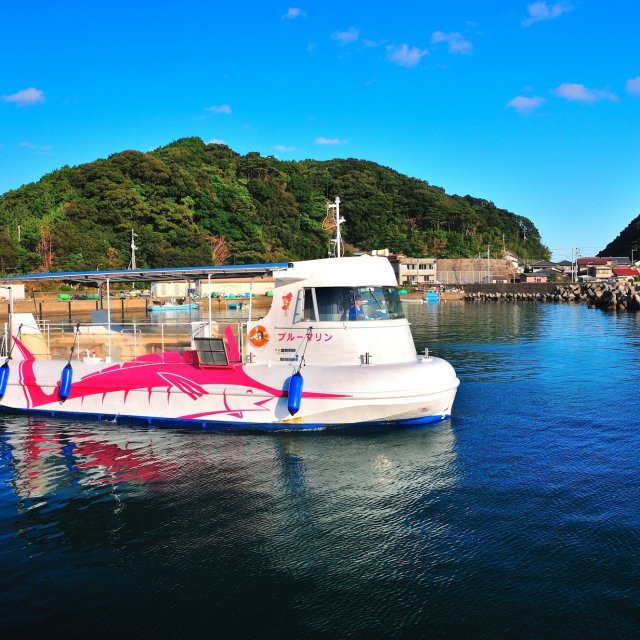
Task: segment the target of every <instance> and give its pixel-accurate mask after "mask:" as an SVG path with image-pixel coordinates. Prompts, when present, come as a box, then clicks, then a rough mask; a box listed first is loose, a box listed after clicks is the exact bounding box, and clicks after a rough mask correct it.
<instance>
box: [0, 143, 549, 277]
mask: <svg viewBox="0 0 640 640" xmlns="http://www.w3.org/2000/svg"><path fill="white" fill-rule="evenodd" d="M336 196H339V197H340V198H341V200H342V208H341V213H342V214H343V216H344V217H345V218H346V223H345V224H344V226H343V235H344V238H345V241H346V243H347V253H348V252H355V251H370V250H372V249H382V248H388V249H390V250H391V251H394V252H402V253H406V254H408V255H414V256H435V257H449V258H455V257H473V256H475V255H477V254H479V253H482V254H485V253H486V251H487V246H490V247H491V252H492V254H493V255H498V253H500V252H501V251H502V250H503V248H506V249H508V250H510V251H512V252H514V253H516V254H518V255H520V256H521V257H523V258H535V259H540V258H549V256H550V254H549V250H548V249H547V248H546V247H545V246H543V245H542V243H541V240H540V234H539V233H538V230H537V229H536V227H535V225H534V224H533V223H532V222H531V220H528V219H527V218H524V217H522V216H518V215H516V214H514V213H511V212H509V211H506V210H504V209H499V208H498V207H496V206H495V205H494V204H493V203H492V202H488V201H486V200H481V199H478V198H473V197H471V196H464V197H460V196H449V195H447V194H446V193H445V192H444V190H443V189H441V188H439V187H435V186H432V185H430V184H428V183H427V182H425V181H423V180H417V179H415V178H410V177H408V176H405V175H402V174H400V173H398V172H397V171H394V170H392V169H389V168H386V167H383V166H381V165H378V164H376V163H374V162H368V161H366V160H353V159H348V160H329V161H325V162H319V161H315V160H304V161H300V162H285V161H279V160H277V159H276V158H274V157H272V156H268V157H262V156H261V155H260V154H258V153H248V154H247V155H244V156H243V155H240V154H238V153H236V152H235V151H233V150H232V149H230V148H229V147H227V146H225V145H221V144H205V143H204V142H203V141H202V140H200V139H199V138H184V139H181V140H177V141H175V142H173V143H171V144H169V145H167V146H165V147H161V148H159V149H156V150H155V151H152V152H149V153H142V152H140V151H122V152H121V153H116V154H114V155H112V156H110V157H109V158H107V159H101V160H96V161H95V162H90V163H88V164H83V165H80V166H77V167H68V166H65V167H62V168H61V169H59V170H57V171H54V172H52V173H50V174H48V175H45V176H44V177H43V178H42V179H41V180H40V181H38V182H37V183H31V184H27V185H24V186H23V187H20V188H19V189H16V190H14V191H9V192H7V193H5V194H4V195H2V196H1V197H0V228H1V229H2V231H1V232H0V239H1V240H2V241H1V242H0V270H2V271H18V272H28V271H34V270H44V271H49V270H93V269H98V268H100V269H106V268H122V269H124V268H127V265H128V263H129V260H130V243H131V230H132V229H133V230H134V231H135V233H136V234H137V237H136V245H137V247H138V251H137V254H136V257H137V265H138V267H139V268H140V267H170V266H189V265H203V264H225V263H237V264H241V263H251V262H262V261H275V260H278V261H279V260H295V259H309V258H319V257H324V256H326V255H327V250H328V247H329V236H328V234H327V233H326V232H325V231H324V230H323V227H322V222H323V220H324V219H325V216H326V208H325V207H326V203H327V201H333V199H334V198H335V197H336Z"/></svg>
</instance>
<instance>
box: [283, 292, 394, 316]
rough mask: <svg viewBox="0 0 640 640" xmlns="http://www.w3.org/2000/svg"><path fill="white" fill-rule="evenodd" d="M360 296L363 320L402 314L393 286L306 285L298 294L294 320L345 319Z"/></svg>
mask: <svg viewBox="0 0 640 640" xmlns="http://www.w3.org/2000/svg"><path fill="white" fill-rule="evenodd" d="M356 298H360V299H361V300H362V311H363V313H362V314H358V316H359V318H363V319H364V318H366V319H367V320H395V319H398V318H404V311H403V309H402V303H401V302H400V296H399V294H398V291H397V290H396V289H395V287H310V288H306V289H304V292H303V293H302V292H301V295H300V296H299V299H298V300H299V302H300V303H301V304H300V311H299V312H298V310H297V309H296V316H295V321H296V322H345V321H348V320H349V318H350V316H351V318H352V319H353V317H354V314H353V313H351V314H350V310H351V309H353V308H354V307H355V305H356Z"/></svg>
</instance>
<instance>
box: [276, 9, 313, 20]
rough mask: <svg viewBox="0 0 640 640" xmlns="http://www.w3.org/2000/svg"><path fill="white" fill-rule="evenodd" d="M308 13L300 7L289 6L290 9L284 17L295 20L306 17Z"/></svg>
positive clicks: (284, 18)
mask: <svg viewBox="0 0 640 640" xmlns="http://www.w3.org/2000/svg"><path fill="white" fill-rule="evenodd" d="M306 15H307V14H306V13H305V12H304V11H303V10H302V9H300V8H299V7H289V10H288V11H287V13H285V14H284V15H283V16H282V19H283V20H295V19H296V18H304V17H306Z"/></svg>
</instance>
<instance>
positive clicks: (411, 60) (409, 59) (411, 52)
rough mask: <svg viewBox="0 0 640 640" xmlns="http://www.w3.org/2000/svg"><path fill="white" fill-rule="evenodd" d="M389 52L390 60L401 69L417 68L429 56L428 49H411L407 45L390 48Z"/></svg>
mask: <svg viewBox="0 0 640 640" xmlns="http://www.w3.org/2000/svg"><path fill="white" fill-rule="evenodd" d="M387 51H389V55H388V56H387V58H388V60H389V61H390V62H393V64H397V65H399V66H401V67H415V66H416V65H417V64H418V63H419V62H420V60H421V59H422V58H424V56H428V55H429V51H428V50H427V49H419V48H418V47H410V46H409V45H406V44H401V45H400V46H399V47H394V46H389V47H387Z"/></svg>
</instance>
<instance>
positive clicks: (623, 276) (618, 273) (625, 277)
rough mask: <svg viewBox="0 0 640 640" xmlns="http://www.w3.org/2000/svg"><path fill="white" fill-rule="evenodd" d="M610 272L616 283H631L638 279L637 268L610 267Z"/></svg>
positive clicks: (639, 270) (639, 271)
mask: <svg viewBox="0 0 640 640" xmlns="http://www.w3.org/2000/svg"><path fill="white" fill-rule="evenodd" d="M611 271H612V272H613V277H614V279H615V280H617V281H618V282H633V281H634V280H635V279H636V278H640V269H638V268H637V267H612V269H611Z"/></svg>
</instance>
